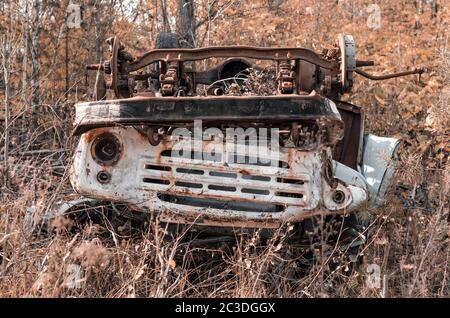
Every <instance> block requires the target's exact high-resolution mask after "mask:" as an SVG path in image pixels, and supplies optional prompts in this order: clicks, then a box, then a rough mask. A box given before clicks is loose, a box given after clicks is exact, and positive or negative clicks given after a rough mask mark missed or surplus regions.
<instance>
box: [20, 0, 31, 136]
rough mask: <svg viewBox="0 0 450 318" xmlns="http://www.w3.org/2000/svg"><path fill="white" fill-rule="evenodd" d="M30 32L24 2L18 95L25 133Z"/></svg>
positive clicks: (26, 7)
mask: <svg viewBox="0 0 450 318" xmlns="http://www.w3.org/2000/svg"><path fill="white" fill-rule="evenodd" d="M29 31H30V25H29V15H28V1H25V10H24V13H23V30H22V32H23V34H22V42H23V54H22V92H21V94H20V101H21V103H22V109H23V113H22V129H23V130H24V131H25V130H26V127H27V125H28V123H27V114H28V113H29V112H28V110H29V108H28V104H27V86H28V76H27V69H28V32H29ZM21 139H22V134H20V139H19V143H21V141H22V140H21Z"/></svg>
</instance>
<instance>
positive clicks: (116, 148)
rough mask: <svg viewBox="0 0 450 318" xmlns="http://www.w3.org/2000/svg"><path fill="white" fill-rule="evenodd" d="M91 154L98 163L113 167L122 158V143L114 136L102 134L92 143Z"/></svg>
mask: <svg viewBox="0 0 450 318" xmlns="http://www.w3.org/2000/svg"><path fill="white" fill-rule="evenodd" d="M91 153H92V157H93V158H94V160H95V161H96V162H97V163H99V164H101V165H113V164H114V163H116V162H117V161H118V160H119V157H120V142H119V140H118V139H117V138H116V137H115V136H114V135H112V134H102V135H100V136H98V137H97V138H95V140H94V142H93V143H92V148H91Z"/></svg>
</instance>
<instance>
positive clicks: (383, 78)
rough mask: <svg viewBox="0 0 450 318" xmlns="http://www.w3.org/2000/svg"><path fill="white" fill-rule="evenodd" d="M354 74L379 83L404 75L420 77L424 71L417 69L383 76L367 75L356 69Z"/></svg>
mask: <svg viewBox="0 0 450 318" xmlns="http://www.w3.org/2000/svg"><path fill="white" fill-rule="evenodd" d="M355 72H356V73H358V74H359V75H361V76H364V77H366V78H368V79H370V80H374V81H381V80H386V79H390V78H395V77H400V76H406V75H412V74H419V75H420V74H422V73H423V72H424V70H423V69H421V68H418V69H413V70H411V71H404V72H398V73H392V74H385V75H373V74H369V73H366V72H364V71H362V70H358V69H356V70H355Z"/></svg>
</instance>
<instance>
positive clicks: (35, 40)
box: [31, 0, 41, 129]
mask: <svg viewBox="0 0 450 318" xmlns="http://www.w3.org/2000/svg"><path fill="white" fill-rule="evenodd" d="M40 9H41V3H40V0H33V11H34V18H33V25H32V30H33V32H32V35H31V117H32V118H31V129H35V128H36V126H37V120H36V118H35V117H36V108H37V107H38V106H39V60H38V59H39V50H40V48H39V34H40V32H41V26H40V25H39V22H40Z"/></svg>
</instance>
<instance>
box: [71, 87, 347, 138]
mask: <svg viewBox="0 0 450 318" xmlns="http://www.w3.org/2000/svg"><path fill="white" fill-rule="evenodd" d="M323 118H326V119H327V120H328V126H331V125H335V126H339V127H340V128H342V127H343V123H342V121H341V117H340V115H339V112H338V110H337V108H336V105H335V104H334V103H333V102H332V101H330V100H329V99H327V98H324V97H320V96H319V95H315V94H311V95H304V96H303V95H287V96H220V97H161V98H157V97H150V98H148V97H133V98H127V99H116V100H108V101H96V102H86V103H78V104H77V105H76V116H75V122H74V134H75V135H79V134H82V133H83V132H86V131H88V130H90V129H92V128H98V127H110V126H123V125H140V124H177V123H189V122H193V121H194V120H202V121H203V122H207V123H214V122H217V123H233V122H234V123H236V122H238V123H244V122H261V123H264V122H269V123H277V122H286V121H316V120H319V119H323Z"/></svg>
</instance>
